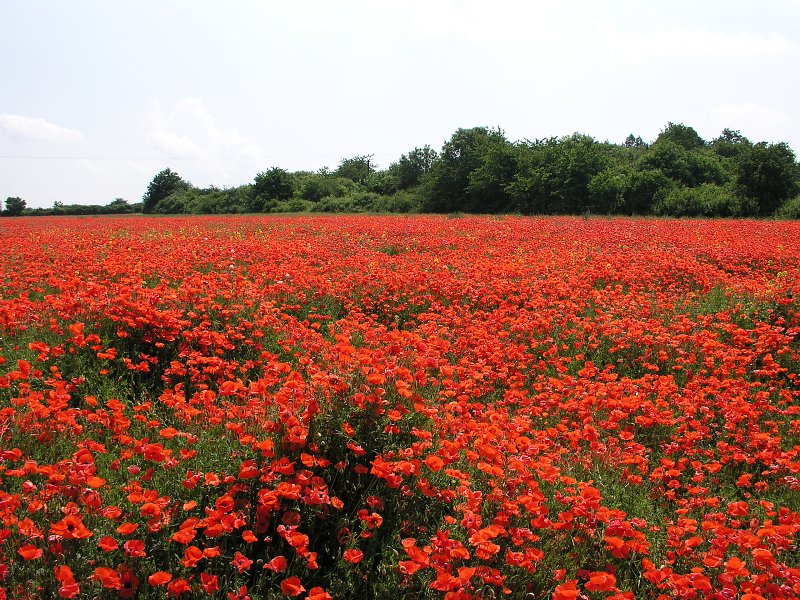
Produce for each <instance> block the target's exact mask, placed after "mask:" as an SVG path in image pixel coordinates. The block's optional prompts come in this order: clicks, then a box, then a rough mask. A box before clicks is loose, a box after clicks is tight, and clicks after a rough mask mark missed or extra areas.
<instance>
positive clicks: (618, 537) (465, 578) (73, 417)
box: [0, 217, 800, 600]
mask: <svg viewBox="0 0 800 600" xmlns="http://www.w3.org/2000/svg"><path fill="white" fill-rule="evenodd" d="M0 239H1V240H2V242H3V244H2V245H3V251H2V254H1V255H0V519H2V522H0V598H15V599H17V598H56V597H63V598H72V597H88V598H93V597H100V598H115V597H121V598H163V597H182V598H232V599H244V598H246V597H248V596H249V597H250V598H253V599H256V598H279V597H299V598H305V597H308V598H313V599H315V600H321V599H323V598H329V597H331V598H396V597H405V598H443V597H445V598H451V599H457V598H476V597H478V598H499V597H509V598H523V597H524V598H534V599H535V598H542V599H543V598H554V599H556V600H568V599H573V598H593V599H596V598H632V597H641V598H656V597H658V596H659V595H661V594H663V596H664V597H665V598H736V597H739V598H742V599H743V600H757V599H759V598H796V597H800V379H798V377H800V376H798V375H797V374H798V372H799V371H800V300H798V298H800V272H799V269H800V243H798V242H800V223H798V222H790V223H786V222H783V223H776V222H758V221H684V220H681V221H675V220H653V219H600V218H598V219H594V218H588V219H586V218H577V217H564V218H511V217H508V218H472V217H470V218H466V217H465V218H445V217H408V218H407V217H338V218H336V217H290V218H277V217H272V218H270V217H268V218H260V217H214V218H160V219H152V218H136V217H131V218H116V219H104V218H98V219H76V218H59V219H50V218H41V219H6V220H4V221H3V222H0Z"/></svg>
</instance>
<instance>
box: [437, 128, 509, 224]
mask: <svg viewBox="0 0 800 600" xmlns="http://www.w3.org/2000/svg"><path fill="white" fill-rule="evenodd" d="M504 144H509V142H508V140H506V137H505V135H504V133H503V132H502V131H501V130H500V129H488V128H486V127H473V128H471V129H459V130H457V131H456V132H455V133H454V134H453V135H452V137H451V138H450V140H449V141H447V142H445V144H444V146H443V147H442V151H441V153H440V154H439V158H438V159H437V160H435V161H434V162H433V164H432V165H431V169H430V171H429V172H428V173H427V174H426V175H425V177H424V181H423V184H424V186H425V194H424V200H423V205H422V210H423V211H425V212H454V211H459V210H464V208H465V206H466V204H467V196H468V194H469V191H468V188H469V185H470V174H472V172H473V171H475V170H476V169H478V168H479V167H480V166H481V165H482V164H483V162H484V160H485V159H486V157H487V155H488V153H489V150H490V149H491V148H492V147H496V146H498V145H504ZM470 204H471V205H474V202H470Z"/></svg>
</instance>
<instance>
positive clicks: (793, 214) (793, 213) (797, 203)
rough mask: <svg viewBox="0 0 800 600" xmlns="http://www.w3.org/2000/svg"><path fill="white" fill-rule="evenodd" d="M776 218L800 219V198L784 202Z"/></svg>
mask: <svg viewBox="0 0 800 600" xmlns="http://www.w3.org/2000/svg"><path fill="white" fill-rule="evenodd" d="M775 216H776V217H778V218H779V219H800V196H795V197H794V198H792V199H790V200H787V201H786V202H784V203H783V204H782V205H781V206H780V208H778V210H777V211H775Z"/></svg>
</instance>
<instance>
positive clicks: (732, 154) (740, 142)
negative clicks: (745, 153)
mask: <svg viewBox="0 0 800 600" xmlns="http://www.w3.org/2000/svg"><path fill="white" fill-rule="evenodd" d="M751 145H752V144H751V143H750V140H748V139H747V138H746V137H744V136H743V135H742V134H741V132H739V131H734V130H732V129H728V128H727V127H726V128H725V129H723V130H722V133H720V134H719V137H716V138H714V139H713V140H711V148H712V149H713V150H714V152H716V153H717V154H719V155H720V156H722V157H725V158H736V157H737V156H739V153H740V152H741V151H742V150H744V149H745V148H747V147H748V146H751Z"/></svg>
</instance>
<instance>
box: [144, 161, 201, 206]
mask: <svg viewBox="0 0 800 600" xmlns="http://www.w3.org/2000/svg"><path fill="white" fill-rule="evenodd" d="M190 187H191V186H190V184H189V183H187V182H186V181H184V180H183V179H181V176H180V175H178V174H177V173H176V172H175V171H172V170H170V169H169V167H168V168H166V169H164V170H163V171H160V172H159V173H157V174H156V175H155V177H153V180H152V181H151V182H150V183H149V184H148V186H147V192H145V194H144V196H143V198H142V210H143V212H145V213H150V212H155V211H156V206H157V205H158V204H159V202H161V201H162V200H164V199H165V198H167V196H169V195H170V194H174V193H176V192H179V191H183V190H187V189H189V188H190Z"/></svg>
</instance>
